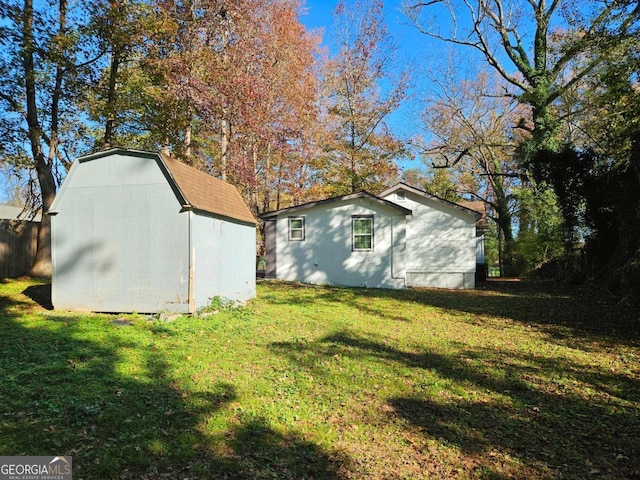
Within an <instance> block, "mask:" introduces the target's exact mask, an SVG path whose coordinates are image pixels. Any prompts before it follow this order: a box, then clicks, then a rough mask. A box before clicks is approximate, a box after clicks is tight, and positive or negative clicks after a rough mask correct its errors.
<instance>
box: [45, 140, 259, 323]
mask: <svg viewBox="0 0 640 480" xmlns="http://www.w3.org/2000/svg"><path fill="white" fill-rule="evenodd" d="M48 214H49V215H52V219H51V232H52V238H51V241H52V267H53V276H52V303H53V305H54V308H56V309H65V310H93V311H101V312H132V311H138V312H149V313H152V312H159V311H163V310H172V311H177V312H183V313H191V312H194V311H196V310H197V309H198V308H201V307H203V306H205V305H207V304H208V303H209V301H210V299H212V298H213V297H216V296H219V297H221V298H226V299H230V300H247V299H249V298H252V297H254V296H255V252H256V246H255V239H256V230H255V225H256V222H255V219H254V217H253V215H252V214H251V212H250V211H249V208H248V207H247V205H246V204H245V203H244V201H243V200H242V197H241V196H240V194H239V193H238V191H237V190H236V188H235V187H233V186H232V185H229V184H227V183H225V182H223V181H221V180H218V179H216V178H214V177H212V176H210V175H207V174H206V173H204V172H201V171H199V170H197V169H195V168H192V167H190V166H188V165H185V164H184V163H181V162H179V161H177V160H175V159H173V158H170V157H168V156H165V155H162V154H159V153H149V152H141V151H135V150H127V149H113V150H109V151H105V152H99V153H96V154H93V155H88V156H85V157H81V158H79V159H77V160H76V161H75V162H74V164H73V166H72V167H71V170H70V171H69V174H68V175H67V178H66V179H65V181H64V184H63V185H62V188H61V189H60V192H59V193H58V195H57V197H56V199H55V201H54V203H53V205H52V207H51V209H50V210H49V212H48Z"/></svg>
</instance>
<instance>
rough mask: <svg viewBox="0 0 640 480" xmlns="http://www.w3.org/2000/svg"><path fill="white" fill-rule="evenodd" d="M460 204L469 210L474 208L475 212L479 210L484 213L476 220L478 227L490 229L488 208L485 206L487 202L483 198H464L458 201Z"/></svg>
mask: <svg viewBox="0 0 640 480" xmlns="http://www.w3.org/2000/svg"><path fill="white" fill-rule="evenodd" d="M458 205H461V206H463V207H465V208H468V209H469V210H473V211H474V212H478V213H479V214H481V215H482V217H480V218H479V219H478V220H477V221H476V228H478V229H479V230H485V231H486V230H489V221H488V220H487V210H486V208H485V204H484V202H483V201H482V200H473V201H471V200H463V201H460V202H458Z"/></svg>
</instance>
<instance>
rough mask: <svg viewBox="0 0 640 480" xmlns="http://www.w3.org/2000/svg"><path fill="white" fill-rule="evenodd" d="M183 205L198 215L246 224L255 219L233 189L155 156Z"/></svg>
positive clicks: (195, 170) (225, 183) (166, 158)
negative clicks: (203, 214)
mask: <svg viewBox="0 0 640 480" xmlns="http://www.w3.org/2000/svg"><path fill="white" fill-rule="evenodd" d="M158 155H159V157H160V159H161V160H162V162H163V163H164V165H165V166H166V168H167V170H168V171H169V173H170V175H171V178H172V179H173V181H174V182H175V185H176V187H177V188H178V190H179V191H180V194H181V195H182V197H183V199H184V201H185V202H186V203H185V206H189V207H191V208H194V209H196V210H200V211H202V212H208V213H213V214H216V215H221V216H223V217H229V218H233V219H235V220H240V221H242V222H247V223H256V219H255V218H254V216H253V214H252V213H251V211H250V210H249V207H247V204H246V203H245V202H244V200H243V199H242V197H241V196H240V193H239V192H238V190H237V189H236V187H234V186H233V185H231V184H229V183H227V182H224V181H222V180H220V179H218V178H215V177H212V176H211V175H209V174H207V173H205V172H203V171H201V170H198V169H196V168H194V167H191V166H189V165H187V164H185V163H182V162H180V161H179V160H176V159H175V158H172V157H169V156H167V155H164V154H158Z"/></svg>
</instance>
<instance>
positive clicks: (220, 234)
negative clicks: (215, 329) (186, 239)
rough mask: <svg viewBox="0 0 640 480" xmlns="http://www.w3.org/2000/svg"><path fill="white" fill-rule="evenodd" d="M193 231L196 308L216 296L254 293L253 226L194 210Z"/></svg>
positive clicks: (235, 297)
mask: <svg viewBox="0 0 640 480" xmlns="http://www.w3.org/2000/svg"><path fill="white" fill-rule="evenodd" d="M193 235H194V239H193V245H194V250H195V261H194V265H195V272H194V278H195V281H194V284H195V292H194V293H195V307H196V310H197V309H201V308H203V307H205V306H207V304H209V302H210V301H211V299H212V298H214V297H216V296H217V297H220V298H221V299H226V300H237V301H245V300H249V299H250V298H253V297H255V295H256V281H255V279H256V274H255V258H256V229H255V226H253V225H246V224H240V223H235V222H229V221H226V220H223V219H219V218H215V217H211V216H207V215H200V214H196V215H194V218H193Z"/></svg>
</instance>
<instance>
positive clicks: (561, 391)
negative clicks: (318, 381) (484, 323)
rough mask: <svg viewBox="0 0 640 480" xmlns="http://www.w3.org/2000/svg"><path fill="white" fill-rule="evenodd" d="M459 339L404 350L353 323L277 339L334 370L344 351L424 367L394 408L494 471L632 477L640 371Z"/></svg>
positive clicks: (639, 425) (637, 462)
mask: <svg viewBox="0 0 640 480" xmlns="http://www.w3.org/2000/svg"><path fill="white" fill-rule="evenodd" d="M455 346H456V347H457V349H456V351H455V353H450V354H441V353H438V352H436V351H423V352H416V351H403V350H400V349H398V348H395V347H394V346H391V345H389V344H387V343H385V342H384V341H382V340H381V339H376V338H365V337H361V336H358V335H355V334H353V333H349V332H341V333H338V334H333V335H329V336H326V337H324V338H322V339H320V340H318V341H315V342H310V343H305V344H300V343H296V342H291V343H287V342H280V343H274V344H272V348H273V349H274V350H275V351H279V352H281V353H282V354H284V355H287V356H288V357H289V358H290V359H291V360H292V361H294V362H296V363H299V364H301V365H304V366H305V367H306V368H309V369H312V370H313V371H314V374H316V375H323V374H324V375H330V374H331V373H330V371H328V370H327V371H325V370H324V366H323V365H324V364H325V361H326V359H328V358H332V357H334V356H338V357H341V358H342V357H347V358H352V359H356V360H359V361H375V362H379V363H382V364H386V365H387V366H389V367H390V368H393V366H394V365H401V366H404V367H409V368H415V369H419V370H420V372H423V373H422V374H420V375H419V378H420V377H421V378H422V380H421V382H422V383H421V382H418V381H417V380H416V381H415V382H416V383H414V384H413V385H412V386H410V387H409V389H410V390H411V391H412V393H411V394H409V395H406V396H394V397H392V398H389V399H388V400H387V404H388V406H389V407H390V409H391V411H393V412H395V415H397V416H398V417H400V418H403V419H405V420H406V421H408V422H409V423H410V424H412V425H414V426H415V427H417V428H418V430H419V431H420V433H421V435H423V436H424V437H425V438H426V439H436V440H438V441H439V442H441V443H442V444H446V445H454V446H456V447H457V448H458V449H460V451H461V452H462V453H463V454H464V455H465V456H466V457H467V458H468V459H472V460H473V463H474V464H475V465H476V468H479V469H481V471H482V472H483V473H482V475H484V476H485V477H489V478H512V477H515V478H556V477H562V478H587V477H589V476H593V475H595V474H602V475H605V476H606V477H607V478H616V479H623V478H628V476H629V475H631V474H632V472H633V471H634V469H636V468H638V467H639V466H640V446H639V445H638V444H637V442H636V440H635V438H636V436H637V432H638V431H640V379H638V378H636V377H634V376H633V375H631V374H630V375H625V374H622V373H613V372H611V371H609V370H607V369H606V368H604V367H598V366H594V365H589V364H580V363H576V362H572V361H569V360H562V361H558V359H557V358H551V357H545V356H542V355H536V354H533V353H521V352H519V351H517V350H516V351H504V352H501V351H499V350H497V349H493V348H481V347H469V346H466V345H463V344H458V345H455ZM372 381H373V382H375V380H372ZM443 381H444V382H443ZM430 383H431V384H432V385H440V386H439V387H438V388H434V389H430V388H431V387H430V385H429V384H430ZM443 384H444V385H446V386H442V385H443ZM416 390H418V391H419V390H422V393H415V392H416ZM474 475H475V473H474Z"/></svg>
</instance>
